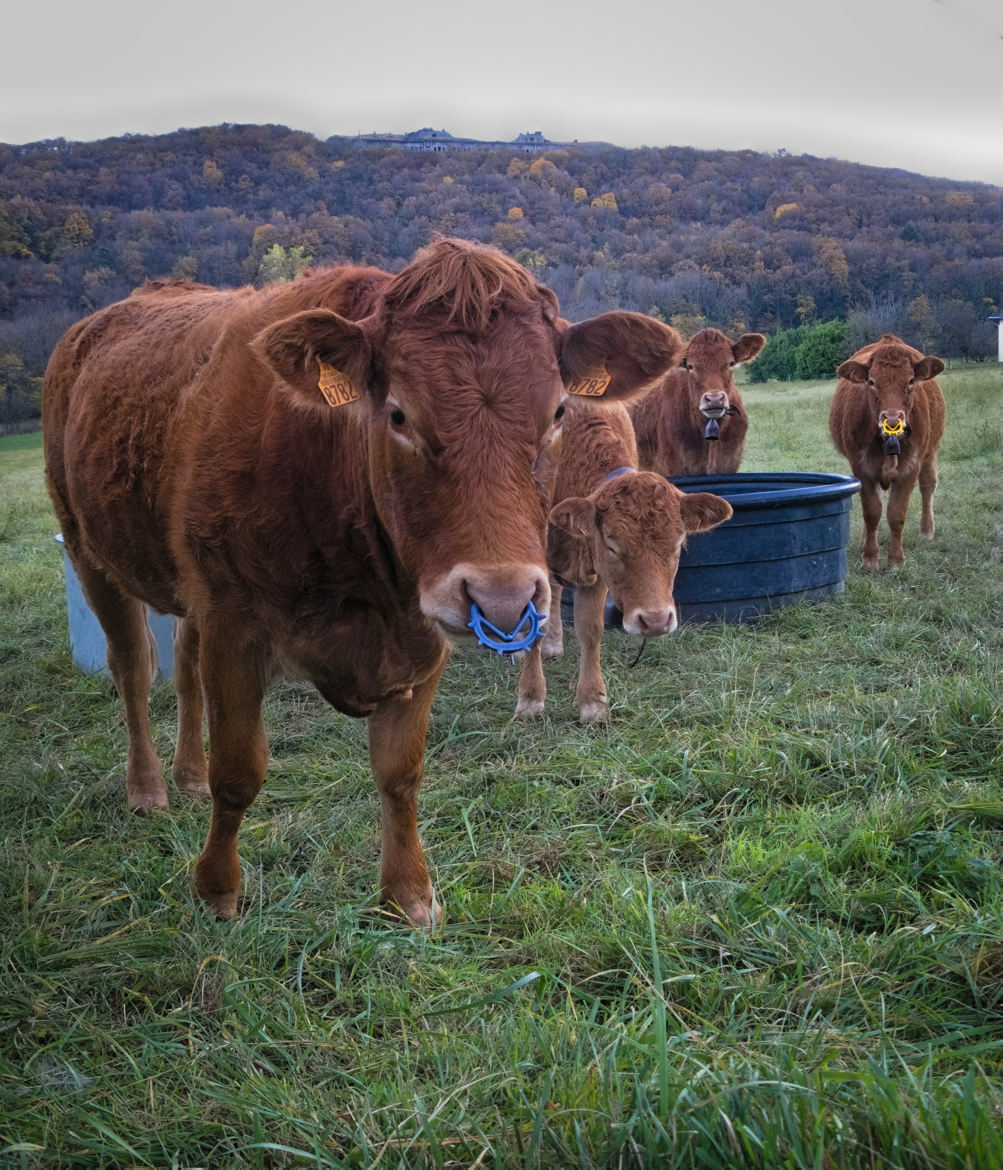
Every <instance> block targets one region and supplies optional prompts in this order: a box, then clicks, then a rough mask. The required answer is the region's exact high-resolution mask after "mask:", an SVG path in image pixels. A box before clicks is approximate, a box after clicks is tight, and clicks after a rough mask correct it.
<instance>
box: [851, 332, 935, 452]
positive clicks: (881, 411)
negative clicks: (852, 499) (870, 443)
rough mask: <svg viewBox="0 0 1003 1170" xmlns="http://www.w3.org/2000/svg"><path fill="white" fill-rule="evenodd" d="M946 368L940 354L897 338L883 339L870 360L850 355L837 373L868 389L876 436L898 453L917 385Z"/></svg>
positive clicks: (907, 433) (888, 447) (889, 449)
mask: <svg viewBox="0 0 1003 1170" xmlns="http://www.w3.org/2000/svg"><path fill="white" fill-rule="evenodd" d="M943 369H944V363H943V362H942V361H941V360H940V358H939V357H927V356H924V355H922V354H920V353H918V351H917V350H914V349H912V348H911V347H910V346H907V345H905V344H904V343H903V342H900V341H899V340H898V339H897V338H895V339H888V340H886V339H885V338H882V340H881V342H880V343H878V345H876V346H875V348H874V350H873V352H872V353H871V355H870V357H869V358H868V359H867V360H866V361H858V360H855V359H854V358H850V359H849V360H848V361H845V362H843V364H842V365H841V366H840V367H839V369H838V370H837V371H836V373H837V375H838V376H839V377H840V378H845V379H846V380H847V381H848V382H852V383H854V384H855V385H858V386H865V387H866V388H867V402H868V403H869V405H870V411H871V421H872V423H873V425H874V435H875V438H876V440H878V441H880V442H881V443H883V444H884V449H885V453H886V454H888V455H896V454H898V451H899V444H900V442H901V440H902V439H904V438H905V437H907V436H908V435H909V433H910V431H911V429H912V427H911V425H910V421H909V420H910V414H911V411H912V401H913V391H914V389H915V387H916V386H917V385H918V384H919V383H920V382H926V381H928V380H929V379H930V378H935V377H936V376H937V375H938V374H939V373H940V372H941V371H942V370H943Z"/></svg>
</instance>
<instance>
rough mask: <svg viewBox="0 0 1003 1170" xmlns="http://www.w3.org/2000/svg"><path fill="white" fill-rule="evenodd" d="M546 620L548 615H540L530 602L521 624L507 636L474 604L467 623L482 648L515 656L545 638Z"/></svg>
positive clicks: (520, 621)
mask: <svg viewBox="0 0 1003 1170" xmlns="http://www.w3.org/2000/svg"><path fill="white" fill-rule="evenodd" d="M546 620H547V618H546V615H545V614H542V613H540V612H539V610H538V609H537V608H536V606H535V605H534V604H533V603H532V602H530V603H529V604H528V605H527V606H526V608H525V609H524V610H523V611H522V617H521V618H519V624H518V625H517V626H516V627H515V629H514V630H513V631H512V633H511V634H506V633H505V632H504V631H502V630H499V629H498V627H497V626H493V625H492V624H491V623H490V622H489V621H488V620H487V618H486V617H485V616H484V614H482V613H481V611H480V609H479V608H478V606H477V603H476V602H473V603H472V604H471V606H470V621H469V622H467V627H468V629H471V630H473V631H474V634H475V635H476V636H477V641H478V642H480V644H481V645H482V646H487V647H488V649H489V650H497V651H498V653H499V654H515V653H517V652H518V651H519V650H528V649H529V648H530V646H532V645H533V643H534V642H535V641H536V639H537V638H542V637H543V629H542V628H541V627H542V625H543V623H544V622H545V621H546ZM527 626H528V628H527ZM523 629H526V632H525V633H522V631H523ZM520 635H521V636H520Z"/></svg>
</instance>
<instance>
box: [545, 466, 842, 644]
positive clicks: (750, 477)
mask: <svg viewBox="0 0 1003 1170" xmlns="http://www.w3.org/2000/svg"><path fill="white" fill-rule="evenodd" d="M670 482H671V483H674V484H675V485H676V486H677V487H678V488H680V489H681V490H682V491H684V492H713V493H714V494H715V495H718V496H723V497H724V498H725V499H726V500H727V501H728V502H729V503H730V504H731V506H732V508H733V509H734V515H733V516H732V517H731V519H730V520H726V521H725V522H724V524H720V525H718V527H717V528H712V529H711V530H710V531H709V532H698V533H694V534H693V535H691V536H690V537H688V539H687V542H686V548H685V550H684V551H683V555H682V558H681V559H680V562H679V572H678V574H677V575H676V585H675V598H676V604H677V605H678V607H679V618H680V621H684V622H708V621H728V622H745V621H752V620H753V619H755V618H757V617H759V616H760V615H761V614H764V613H769V611H770V610H773V609H777V608H778V607H780V606H783V605H792V604H794V603H795V602H799V601H806V602H816V601H823V600H825V599H826V598H828V597H832V596H833V595H834V594H837V593H841V592H842V591H843V589H844V587H845V581H846V573H847V546H848V544H849V540H850V503H851V497H852V496H853V495H854V493H856V492H858V491H859V490H860V481H859V480H858V479H855V478H854V477H853V476H851V475H829V474H825V473H821V472H800V471H795V472H752V473H745V472H736V473H734V474H732V475H692V476H679V477H675V478H672V479H671V480H670ZM565 595H566V596H565V600H564V603H562V614H561V616H562V618H563V619H564V621H565V622H567V623H571V622H573V613H574V611H573V608H572V606H573V593H572V591H571V590H566V591H565ZM620 617H621V615H620V614H619V613H617V612H616V611H615V610H612V612H611V611H610V610H607V621H606V624H607V626H611V627H617V626H618V625H619V624H620Z"/></svg>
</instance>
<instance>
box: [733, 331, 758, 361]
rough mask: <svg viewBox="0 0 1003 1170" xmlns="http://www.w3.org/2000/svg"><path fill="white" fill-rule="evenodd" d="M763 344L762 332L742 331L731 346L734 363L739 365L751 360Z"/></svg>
mask: <svg viewBox="0 0 1003 1170" xmlns="http://www.w3.org/2000/svg"><path fill="white" fill-rule="evenodd" d="M765 344H766V338H765V337H764V336H763V335H762V333H743V334H742V336H741V337H740V338H739V339H738V341H736V342H735V344H734V345H733V346H732V347H731V356H732V358H733V359H734V362H735V365H736V366H738V365H741V363H742V362H751V361H752V359H753V358H754V357H755V356H756V354H757V353H759V351H760V350H761V349H762V348H763V346H764V345H765Z"/></svg>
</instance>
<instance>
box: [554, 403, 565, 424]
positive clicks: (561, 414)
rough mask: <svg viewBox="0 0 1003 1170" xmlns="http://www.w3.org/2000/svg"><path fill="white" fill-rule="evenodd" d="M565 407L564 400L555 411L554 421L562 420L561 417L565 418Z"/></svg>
mask: <svg viewBox="0 0 1003 1170" xmlns="http://www.w3.org/2000/svg"><path fill="white" fill-rule="evenodd" d="M564 409H565V407H564V403H563V402H562V403H561V405H560V406H559V407H558V408H557V409H556V410H555V411H554V422H560V421H561V419H562V418H564Z"/></svg>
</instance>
